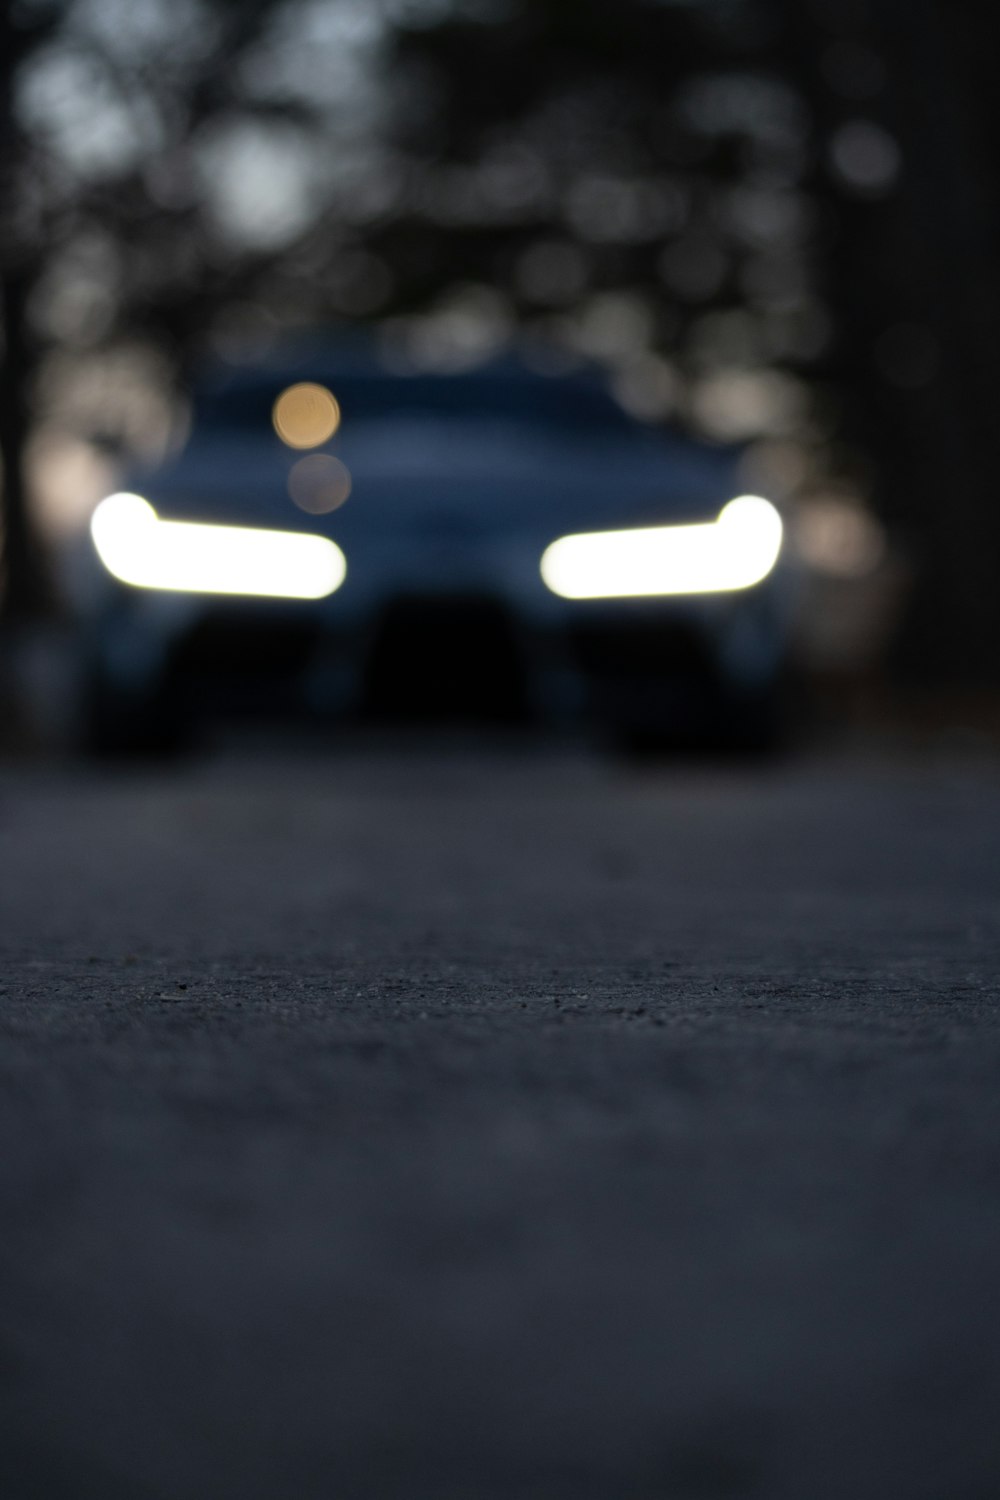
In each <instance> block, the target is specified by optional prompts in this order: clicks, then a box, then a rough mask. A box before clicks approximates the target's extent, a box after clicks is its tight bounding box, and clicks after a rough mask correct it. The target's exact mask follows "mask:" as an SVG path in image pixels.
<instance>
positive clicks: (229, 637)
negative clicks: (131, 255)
mask: <svg viewBox="0 0 1000 1500" xmlns="http://www.w3.org/2000/svg"><path fill="white" fill-rule="evenodd" d="M738 461H739V454H738V452H737V451H736V450H734V449H730V448H724V447H716V446H711V445H708V444H704V443H700V442H697V441H695V440H694V439H692V438H691V437H689V436H686V435H684V434H682V433H680V432H678V431H672V430H665V429H663V428H656V429H654V428H652V427H650V426H648V425H645V424H643V423H640V422H638V421H636V420H634V419H633V418H631V417H630V416H629V415H628V414H627V413H626V412H625V411H624V410H623V409H622V407H621V406H620V405H619V404H618V403H617V402H616V401H615V400H614V399H613V397H612V396H611V394H610V393H609V391H608V390H607V389H606V387H605V386H604V385H603V384H602V382H601V380H600V379H599V378H598V377H597V376H596V375H594V374H575V375H572V376H566V375H563V376H559V377H554V376H549V375H544V374H540V373H537V372H534V371H532V370H530V369H528V368H526V367H524V366H523V365H522V364H521V363H520V362H519V361H517V360H515V359H514V358H506V359H503V360H497V361H494V362H492V363H489V364H485V365H483V366H481V367H480V368H478V369H475V370H473V371H469V372H465V373H461V374H438V373H434V374H431V373H415V372H412V371H410V372H402V371H400V370H398V369H393V368H391V367H388V366H386V365H385V364H384V363H383V362H382V361H381V360H380V358H379V356H378V355H377V354H376V353H375V352H374V351H372V350H364V351H358V350H354V351H352V352H341V353H340V354H337V353H336V352H333V353H331V352H329V351H327V352H326V353H325V354H322V355H320V356H318V357H316V356H310V357H303V358H300V359H292V360H288V361H286V362H284V363H281V362H278V361H274V362H271V363H266V364H260V365H257V366H254V367H247V366H241V367H238V368H237V367H233V368H230V369H226V370H222V371H218V372H216V373H215V374H214V375H210V376H208V377H206V379H205V380H204V381H203V382H202V384H201V385H200V386H199V387H198V388H197V389H196V390H195V392H194V394H193V405H192V423H191V429H190V436H189V439H188V441H187V443H186V445H185V446H184V448H183V450H182V451H181V452H180V453H179V454H178V455H176V456H175V457H173V458H171V459H170V460H169V461H167V462H164V463H163V464H162V465H161V466H159V467H156V468H153V469H149V470H147V471H146V472H140V471H136V472H133V473H130V474H128V475H127V476H126V477H125V479H124V482H123V484H122V486H121V489H120V491H119V492H117V493H116V494H114V495H110V496H108V497H107V498H106V499H104V500H103V501H102V502H101V504H100V505H99V506H98V507H97V509H96V511H95V513H94V515H93V518H92V521H91V526H90V536H89V539H88V540H87V542H86V547H85V554H82V555H78V557H77V559H76V582H77V597H78V598H79V599H80V600H81V601H83V602H82V603H81V610H82V613H83V615H84V617H85V622H84V634H85V637H86V641H87V658H88V664H87V673H86V680H87V691H86V695H85V700H86V703H85V717H86V732H87V737H88V740H89V742H90V743H91V744H92V745H93V746H95V747H96V748H98V749H102V750H128V749H136V750H140V749H158V748H166V747H167V746H169V745H170V744H172V743H176V742H178V741H179V740H181V739H182V738H184V737H186V735H187V734H188V733H189V732H190V729H191V727H192V725H193V724H194V723H196V722H197V720H198V719H199V717H201V716H204V715H206V714H215V713H217V712H221V711H224V710H239V709H249V710H251V711H254V712H257V711H260V710H265V711H268V712H274V711H276V710H283V711H294V712H306V713H309V714H313V715H318V716H326V717H336V716H349V715H359V714H360V715H365V716H369V717H376V718H378V717H381V718H387V717H389V718H391V717H408V716H421V717H424V716H427V715H439V714H453V715H463V714H472V715H476V716H480V717H483V716H485V717H496V718H509V717H518V716H523V717H537V718H541V719H543V720H545V719H547V720H552V721H558V722H566V721H568V720H569V721H573V720H575V721H578V722H579V721H587V722H589V723H592V724H596V725H597V726H599V727H600V728H602V729H603V730H605V731H607V732H608V733H610V734H611V735H613V736H614V737H615V739H617V740H618V741H619V742H621V743H627V744H631V745H635V746H641V745H653V744H660V743H665V742H668V741H671V742H675V741H689V742H690V741H694V742H704V741H705V740H709V741H712V742H713V743H731V744H734V745H735V744H741V745H747V746H750V745H756V744H760V743H763V742H764V741H766V740H767V739H768V738H769V737H770V736H771V735H772V734H773V732H774V728H775V722H776V710H777V706H778V702H779V697H780V690H781V684H782V676H783V670H784V667H785V658H786V644H787V635H788V625H787V621H788V603H787V595H788V590H787V587H786V581H785V578H784V575H785V572H786V570H785V568H784V567H783V565H782V561H781V541H782V525H781V520H780V517H779V515H778V513H777V511H776V510H775V508H774V507H773V506H772V505H771V504H770V503H769V502H768V501H767V500H766V499H763V498H761V497H759V496H748V495H744V494H741V485H740V483H739V476H738Z"/></svg>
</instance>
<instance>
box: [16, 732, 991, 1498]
mask: <svg viewBox="0 0 1000 1500" xmlns="http://www.w3.org/2000/svg"><path fill="white" fill-rule="evenodd" d="M0 849H2V862H0V881H2V888H3V889H2V898H3V900H2V924H0V949H2V966H0V1495H2V1496H3V1497H4V1500H41V1497H44V1500H63V1497H65V1500H90V1497H94V1500H202V1497H204V1500H320V1497H322V1500H403V1497H405V1500H479V1497H483V1500H653V1497H656V1500H717V1497H718V1500H722V1497H726V1500H731V1497H753V1500H841V1497H843V1500H897V1497H899V1500H996V1496H997V1495H1000V982H998V957H1000V766H998V765H997V764H991V763H989V762H988V761H985V760H979V761H975V762H973V761H965V762H958V761H942V760H940V759H939V760H926V761H922V762H920V761H915V760H911V761H909V762H904V763H893V764H890V763H888V762H877V761H876V762H872V763H864V762H857V761H803V762H802V763H798V764H796V763H792V764H788V765H783V766H782V765H779V766H774V767H772V768H769V769H764V770H730V771H724V770H722V769H718V768H715V769H713V768H708V767H706V768H703V769H699V768H697V767H674V768H670V769H666V770H664V769H648V770H643V771H635V770H629V769H626V768H623V767H621V766H615V765H613V764H608V763H605V762H601V761H599V760H596V759H590V758H588V757H587V756H584V755H579V756H578V755H572V754H563V753H562V752H555V751H551V752H548V753H545V754H542V755H540V756H530V755H528V754H526V753H509V754H507V753H503V754H501V753H500V752H499V751H496V750H490V749H487V750H483V749H481V748H480V749H469V750H468V751H467V752H463V751H462V750H461V747H457V748H450V749H449V748H448V747H444V748H440V747H439V748H437V749H435V748H429V749H423V750H420V749H418V750H417V751H412V752H411V753H410V754H409V755H407V756H403V757H401V758H393V757H392V756H390V755H389V754H387V753H386V752H385V751H384V750H382V749H375V750H366V749H365V748H364V747H363V746H362V747H361V748H359V749H356V750H354V751H352V752H344V753H341V754H339V755H336V754H334V755H326V754H322V755H321V754H317V753H314V752H311V751H310V752H306V751H303V752H302V753H292V751H287V752H286V751H282V752H280V753H278V752H274V753H271V752H267V753H264V752H262V753H260V754H254V755H249V754H246V755H243V756H242V757H241V756H240V755H238V754H230V755H220V756H217V757H215V758H214V759H210V760H208V761H206V762H204V763H202V764H196V765H193V766H191V767H188V768H183V769H181V770H178V771H174V772H169V773H168V772H164V771H133V772H130V773H118V774H114V775H113V774H110V773H108V772H98V771H81V770H73V769H71V768H68V769H65V770H59V769H57V768H55V769H54V768H49V769H35V770H25V769H23V768H22V769H17V768H14V767H8V768H7V769H5V770H0Z"/></svg>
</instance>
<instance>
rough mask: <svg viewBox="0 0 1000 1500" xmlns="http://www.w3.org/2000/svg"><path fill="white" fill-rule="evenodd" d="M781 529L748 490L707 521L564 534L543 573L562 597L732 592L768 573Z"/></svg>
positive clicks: (762, 502)
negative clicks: (625, 529) (683, 524)
mask: <svg viewBox="0 0 1000 1500" xmlns="http://www.w3.org/2000/svg"><path fill="white" fill-rule="evenodd" d="M782 530H783V528H782V524H781V517H780V516H779V514H778V512H777V511H776V510H775V508H774V506H773V505H772V504H771V503H770V501H769V500H762V499H761V498H760V497H759V496H757V495H741V496H740V498H739V499H737V500H731V501H730V502H729V504H728V505H726V506H724V507H723V509H722V510H721V511H720V512H719V515H718V516H717V518H716V519H715V520H714V521H709V522H707V523H706V524H703V525H698V526H648V527H642V528H637V529H636V530H634V531H593V532H586V533H582V534H580V535H577V536H563V537H560V538H559V539H558V541H555V542H553V543H552V545H551V546H550V547H547V548H546V549H545V552H544V553H543V555H542V560H541V571H542V578H543V580H544V581H545V584H546V585H547V587H548V588H550V589H551V590H552V592H553V593H554V594H558V595H559V596H560V598H563V599H630V598H640V597H644V596H645V597H649V596H654V595H663V594H721V593H727V592H729V591H730V590H735V589H747V588H751V587H752V586H753V585H754V584H755V583H760V582H761V581H762V580H763V579H764V578H766V577H767V575H768V574H769V573H770V572H771V570H772V569H773V567H774V565H775V563H776V562H777V561H778V554H779V552H780V551H781V537H782Z"/></svg>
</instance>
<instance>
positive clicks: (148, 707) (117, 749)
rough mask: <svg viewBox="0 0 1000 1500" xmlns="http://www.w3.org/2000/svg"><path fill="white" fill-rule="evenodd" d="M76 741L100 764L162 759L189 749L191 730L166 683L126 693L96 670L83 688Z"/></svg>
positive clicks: (188, 717) (89, 675)
mask: <svg viewBox="0 0 1000 1500" xmlns="http://www.w3.org/2000/svg"><path fill="white" fill-rule="evenodd" d="M80 741H81V747H82V749H83V750H84V752H85V753H86V754H88V755H92V756H96V757H98V758H101V759H104V758H107V759H140V758H150V759H167V758H173V757H175V756H178V755H181V754H183V753H184V752H185V751H186V750H188V749H190V747H191V743H192V725H191V722H190V716H189V715H188V714H187V713H186V712H185V710H184V708H183V706H182V705H181V704H179V703H178V702H177V701H176V695H175V694H173V693H171V692H169V691H168V689H167V687H166V685H165V684H163V683H160V682H157V683H152V684H148V685H145V686H144V688H143V690H142V691H141V692H127V691H125V690H124V689H122V688H121V687H120V686H119V685H118V684H116V683H113V682H111V681H110V680H109V679H108V677H107V676H106V674H105V673H103V672H102V671H101V670H100V669H98V668H95V669H93V670H91V671H90V672H89V673H88V675H87V678H86V682H85V686H84V691H83V702H82V707H81V714H80Z"/></svg>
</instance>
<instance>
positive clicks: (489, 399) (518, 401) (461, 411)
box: [194, 372, 632, 432]
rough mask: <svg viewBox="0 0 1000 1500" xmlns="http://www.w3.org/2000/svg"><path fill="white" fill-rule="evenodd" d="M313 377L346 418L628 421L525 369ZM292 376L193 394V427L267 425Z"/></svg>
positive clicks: (601, 395)
mask: <svg viewBox="0 0 1000 1500" xmlns="http://www.w3.org/2000/svg"><path fill="white" fill-rule="evenodd" d="M300 378H301V379H312V380H318V382H319V383H321V384H323V385H325V386H327V387H328V388H329V389H330V390H332V392H333V394H334V395H335V396H336V398H337V400H338V402H339V403H340V408H341V411H342V413H343V416H344V420H345V422H349V421H352V420H353V421H358V420H377V419H392V418H397V417H417V418H420V419H427V418H429V419H432V420H433V419H435V418H438V419H444V420H447V421H463V422H482V421H497V420H499V421H504V422H516V423H519V424H528V425H531V426H542V427H562V428H572V429H576V430H585V431H593V430H594V429H595V428H598V429H602V430H604V431H606V432H613V431H617V432H624V431H627V430H629V429H630V428H631V427H632V422H631V420H630V418H629V417H628V416H627V415H626V413H625V412H624V411H623V410H622V409H621V407H620V406H618V404H617V402H615V401H614V400H612V398H611V397H610V396H609V395H608V394H607V392H606V391H603V390H602V389H601V388H600V386H598V385H596V384H593V385H592V384H590V383H588V382H585V381H582V380H580V381H568V380H556V379H551V380H549V379H545V378H544V377H530V376H524V377H522V378H520V379H518V378H512V377H509V376H488V375H477V376H474V377H462V376H434V375H413V376H393V375H364V376H358V375H349V376H345V377H344V378H338V377H336V376H330V377H329V378H325V377H324V376H323V374H322V372H320V374H319V375H318V376H316V375H303V376H301V377H300ZM294 383H295V381H294V380H293V379H285V380H282V379H280V378H270V379H267V380H260V381H249V380H245V379H242V380H239V381H234V382H233V383H231V384H229V385H220V386H217V387H215V388H214V389H206V390H202V391H201V392H198V393H196V395H195V406H194V415H195V426H196V428H208V429H223V430H227V431H234V432H235V431H239V432H254V431H263V430H265V429H267V428H269V427H270V423H271V412H272V409H273V406H274V403H275V401H276V400H277V398H278V397H279V396H280V395H281V393H282V391H283V390H285V389H286V388H287V387H288V385H290V384H294Z"/></svg>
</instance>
